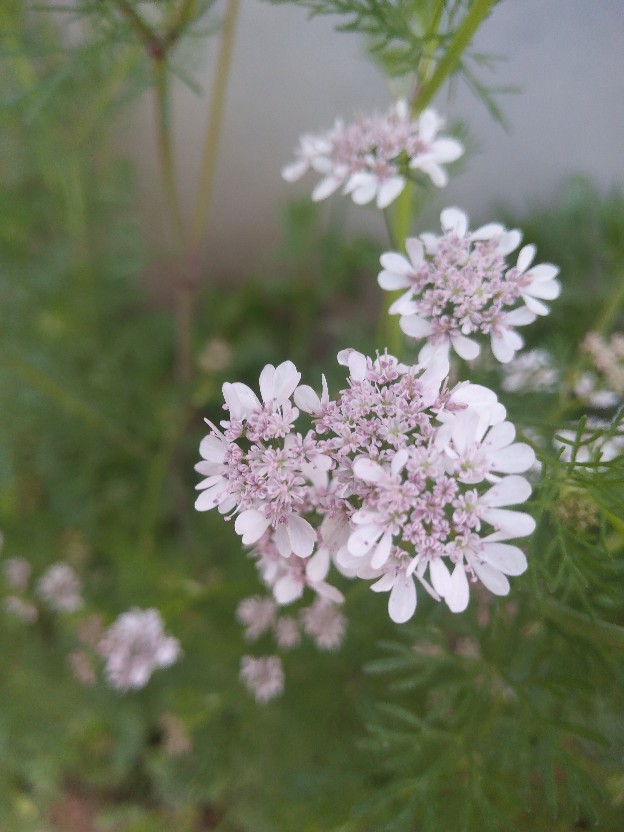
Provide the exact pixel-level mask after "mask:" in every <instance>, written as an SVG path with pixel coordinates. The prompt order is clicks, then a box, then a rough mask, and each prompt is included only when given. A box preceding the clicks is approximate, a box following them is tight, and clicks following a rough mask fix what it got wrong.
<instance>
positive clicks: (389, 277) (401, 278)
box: [377, 271, 410, 292]
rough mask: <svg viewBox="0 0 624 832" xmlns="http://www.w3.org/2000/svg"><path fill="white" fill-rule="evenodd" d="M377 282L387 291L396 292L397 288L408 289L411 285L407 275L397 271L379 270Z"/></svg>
mask: <svg viewBox="0 0 624 832" xmlns="http://www.w3.org/2000/svg"><path fill="white" fill-rule="evenodd" d="M377 283H378V284H379V286H381V288H382V289H385V290H386V292H395V291H396V290H397V289H407V288H408V287H409V286H410V282H409V280H408V279H407V277H405V275H402V274H397V273H396V272H385V271H384V272H379V275H378V276H377Z"/></svg>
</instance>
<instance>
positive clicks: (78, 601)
mask: <svg viewBox="0 0 624 832" xmlns="http://www.w3.org/2000/svg"><path fill="white" fill-rule="evenodd" d="M80 590H81V586H80V578H79V577H78V575H76V573H75V572H74V570H73V569H72V568H71V566H70V565H69V564H68V563H65V562H64V561H59V562H58V563H55V564H53V565H52V566H50V568H49V569H47V570H46V572H44V574H43V575H42V576H41V578H40V579H39V582H38V584H37V593H38V595H39V596H40V597H41V598H42V599H43V600H44V601H45V602H46V604H47V605H48V606H49V607H50V609H53V610H55V611H56V612H75V611H76V610H78V609H80V607H82V603H83V601H82V597H81V594H80Z"/></svg>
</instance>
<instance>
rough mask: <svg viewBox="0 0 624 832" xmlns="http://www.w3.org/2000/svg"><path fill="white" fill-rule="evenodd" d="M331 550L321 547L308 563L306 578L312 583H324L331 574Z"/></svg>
mask: <svg viewBox="0 0 624 832" xmlns="http://www.w3.org/2000/svg"><path fill="white" fill-rule="evenodd" d="M329 564H330V558H329V549H328V548H327V547H326V546H321V547H320V548H319V549H318V550H317V551H316V552H315V553H314V554H313V555H312V557H311V558H310V560H309V561H308V562H307V563H306V577H307V578H308V579H309V580H310V581H322V580H323V579H324V578H325V577H326V575H327V573H328V572H329Z"/></svg>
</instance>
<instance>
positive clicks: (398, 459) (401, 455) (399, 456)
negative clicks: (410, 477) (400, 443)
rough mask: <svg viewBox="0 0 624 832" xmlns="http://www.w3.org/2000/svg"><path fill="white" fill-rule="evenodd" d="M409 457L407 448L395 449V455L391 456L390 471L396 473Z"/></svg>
mask: <svg viewBox="0 0 624 832" xmlns="http://www.w3.org/2000/svg"><path fill="white" fill-rule="evenodd" d="M408 459H409V451H408V450H407V448H403V449H402V450H400V451H397V452H396V453H395V455H394V456H393V457H392V462H391V463H390V471H391V472H392V473H393V474H395V475H396V474H398V473H399V472H400V471H401V470H402V469H403V468H404V467H405V463H406V462H407V460H408Z"/></svg>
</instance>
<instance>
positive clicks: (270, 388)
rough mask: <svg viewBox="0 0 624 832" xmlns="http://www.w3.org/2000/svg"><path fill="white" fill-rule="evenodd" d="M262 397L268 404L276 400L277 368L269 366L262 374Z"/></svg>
mask: <svg viewBox="0 0 624 832" xmlns="http://www.w3.org/2000/svg"><path fill="white" fill-rule="evenodd" d="M260 395H261V396H262V401H263V402H264V403H265V404H267V403H268V402H270V401H272V400H273V399H274V398H275V367H274V366H273V365H272V364H267V365H266V366H265V367H264V368H263V370H262V372H261V373H260Z"/></svg>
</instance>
